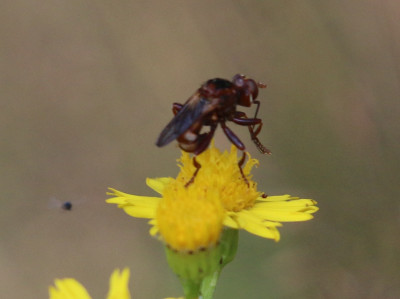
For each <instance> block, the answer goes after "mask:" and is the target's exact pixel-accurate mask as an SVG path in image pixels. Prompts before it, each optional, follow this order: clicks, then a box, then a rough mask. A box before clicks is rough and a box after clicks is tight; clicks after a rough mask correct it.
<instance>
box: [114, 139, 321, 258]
mask: <svg viewBox="0 0 400 299" xmlns="http://www.w3.org/2000/svg"><path fill="white" fill-rule="evenodd" d="M247 155H248V161H247V163H245V165H243V167H242V171H241V170H240V168H239V165H238V163H239V161H240V159H238V157H237V150H236V148H235V147H234V146H232V148H231V151H230V152H227V151H225V152H223V153H221V152H220V151H219V150H218V149H216V148H215V147H214V146H213V145H212V146H211V147H210V148H209V149H207V150H206V151H204V152H203V153H202V154H201V155H199V156H197V157H196V161H197V162H198V163H199V164H200V165H201V167H200V169H199V171H198V173H197V175H196V177H195V178H194V180H193V183H191V184H189V185H187V183H188V182H189V181H190V180H191V179H192V177H193V174H194V172H195V171H196V167H195V166H194V163H193V158H191V157H190V155H189V154H187V153H186V152H182V157H181V158H180V160H179V161H180V165H179V167H180V169H181V171H180V173H179V174H178V176H177V178H176V179H173V178H166V177H164V178H156V179H147V180H146V183H147V185H148V186H149V187H150V188H152V189H153V190H155V191H156V192H158V193H159V194H160V195H161V197H147V196H136V195H130V194H127V193H123V192H120V191H117V190H115V189H112V188H110V190H111V191H112V192H110V193H108V194H109V195H111V196H113V197H112V198H110V199H108V200H107V202H108V203H113V204H117V205H118V207H119V208H122V209H124V211H125V212H126V213H127V214H129V215H131V216H133V217H139V218H149V219H151V221H150V224H152V225H153V227H152V228H151V230H150V233H151V234H152V235H155V234H157V233H159V234H160V235H161V238H162V239H163V240H164V241H165V242H166V243H167V244H168V245H170V246H171V247H172V248H175V249H178V250H180V249H183V250H189V251H190V250H197V249H200V248H201V247H207V246H210V245H213V244H215V243H216V242H217V241H218V236H219V235H220V233H221V226H222V224H223V225H225V226H227V227H230V228H234V229H244V230H246V231H248V232H250V233H252V234H255V235H258V236H260V237H264V238H269V239H273V240H275V241H279V239H280V234H279V231H278V227H280V226H282V224H281V222H289V221H305V220H310V219H312V218H313V216H312V214H313V213H315V212H316V211H318V207H316V201H314V200H312V199H300V198H298V197H292V196H290V195H279V196H268V197H267V196H266V195H264V193H262V192H259V191H258V190H257V183H256V182H254V181H253V180H252V175H251V174H250V172H251V169H252V167H253V166H255V165H258V161H257V160H256V159H252V158H251V157H250V155H249V154H247ZM183 205H184V206H185V207H184V208H183V207H182V206H183ZM221 213H222V214H223V215H222V218H220V217H221ZM193 218H195V219H196V221H193V222H192V223H191V224H190V225H189V224H188V222H187V221H189V220H190V219H193ZM219 219H222V220H221V222H220V221H219ZM190 221H192V220H190ZM200 223H202V224H203V226H200ZM220 223H221V225H220ZM202 242H203V243H202Z"/></svg>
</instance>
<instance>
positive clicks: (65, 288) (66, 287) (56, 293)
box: [49, 278, 91, 299]
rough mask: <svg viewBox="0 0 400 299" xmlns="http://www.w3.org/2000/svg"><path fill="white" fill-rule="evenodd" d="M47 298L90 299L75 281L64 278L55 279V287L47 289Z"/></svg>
mask: <svg viewBox="0 0 400 299" xmlns="http://www.w3.org/2000/svg"><path fill="white" fill-rule="evenodd" d="M49 298H50V299H70V298H79V299H91V297H90V295H89V293H88V292H87V291H86V289H85V288H84V287H83V286H82V285H81V284H80V283H79V282H78V281H76V280H75V279H73V278H65V279H56V280H55V287H53V286H50V287H49Z"/></svg>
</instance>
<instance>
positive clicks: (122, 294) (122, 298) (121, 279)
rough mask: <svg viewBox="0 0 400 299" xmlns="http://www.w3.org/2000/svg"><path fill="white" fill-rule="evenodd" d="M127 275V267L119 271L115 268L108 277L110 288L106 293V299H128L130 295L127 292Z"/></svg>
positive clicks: (128, 274)
mask: <svg viewBox="0 0 400 299" xmlns="http://www.w3.org/2000/svg"><path fill="white" fill-rule="evenodd" d="M129 276H130V272H129V269H128V268H125V269H124V270H122V271H120V270H119V269H116V270H115V271H114V272H113V274H112V275H111V278H110V290H109V292H108V295H107V299H130V298H131V295H130V292H129V287H128V283H129Z"/></svg>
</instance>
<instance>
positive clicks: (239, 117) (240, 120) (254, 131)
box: [232, 111, 271, 155]
mask: <svg viewBox="0 0 400 299" xmlns="http://www.w3.org/2000/svg"><path fill="white" fill-rule="evenodd" d="M232 121H233V122H234V123H236V124H238V125H241V126H247V127H248V128H249V132H250V136H251V140H253V142H254V144H255V145H256V146H257V148H258V150H259V151H260V152H261V153H262V154H268V155H270V154H271V151H270V150H269V149H267V148H266V147H265V146H264V145H263V144H262V143H261V141H260V140H259V139H258V138H257V135H258V134H259V133H260V131H261V128H262V125H263V123H262V120H261V119H259V118H248V117H247V115H246V114H245V113H244V112H240V111H237V112H236V113H235V116H234V118H233V119H232ZM256 125H258V127H257V128H256Z"/></svg>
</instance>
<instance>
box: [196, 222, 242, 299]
mask: <svg viewBox="0 0 400 299" xmlns="http://www.w3.org/2000/svg"><path fill="white" fill-rule="evenodd" d="M238 241H239V231H238V230H237V229H231V228H228V229H225V230H224V232H223V234H222V237H221V244H220V246H221V260H220V265H219V267H218V269H217V270H216V271H214V273H213V274H211V275H208V276H206V277H205V278H204V279H203V281H202V283H201V294H202V298H203V299H212V298H213V295H214V292H215V288H216V287H217V282H218V278H219V276H220V274H221V271H222V269H223V268H224V267H225V266H226V265H227V264H228V263H230V262H231V261H233V259H234V258H235V256H236V251H237V247H238Z"/></svg>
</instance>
